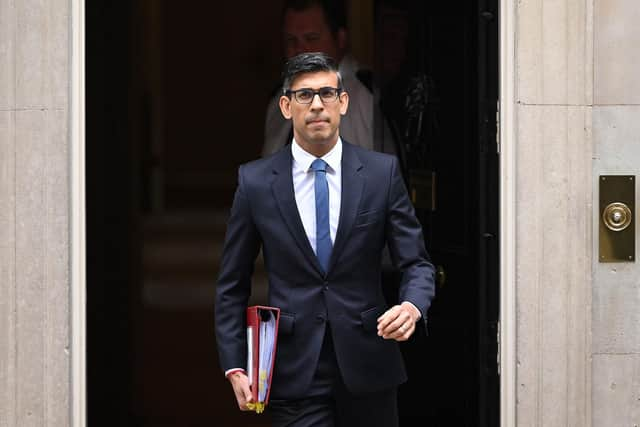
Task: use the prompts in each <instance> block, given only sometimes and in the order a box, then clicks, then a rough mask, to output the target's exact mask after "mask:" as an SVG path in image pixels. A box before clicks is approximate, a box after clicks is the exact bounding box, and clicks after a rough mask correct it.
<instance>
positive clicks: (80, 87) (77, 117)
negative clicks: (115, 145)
mask: <svg viewBox="0 0 640 427" xmlns="http://www.w3.org/2000/svg"><path fill="white" fill-rule="evenodd" d="M84 5H85V2H84V0H71V28H70V31H71V37H70V38H71V63H70V66H71V70H70V77H71V106H70V107H71V114H70V123H69V129H70V132H69V133H70V138H71V158H70V159H69V165H70V174H71V224H70V227H71V230H70V234H71V236H70V240H71V254H70V256H71V265H70V277H71V316H70V320H71V396H70V399H69V400H70V402H71V408H70V412H71V425H72V426H73V427H85V426H86V425H87V369H86V363H87V333H86V331H87V328H86V325H87V320H86V307H87V298H86V293H87V280H86V257H87V250H86V240H87V239H86V198H85V194H86V193H85V182H86V175H85V111H86V108H85V40H86V39H85V7H84Z"/></svg>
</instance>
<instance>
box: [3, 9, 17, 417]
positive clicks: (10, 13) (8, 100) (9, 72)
mask: <svg viewBox="0 0 640 427" xmlns="http://www.w3.org/2000/svg"><path fill="white" fill-rule="evenodd" d="M15 15H16V14H15V2H14V0H4V1H0V64H2V66H1V67H0V111H2V110H4V111H7V110H10V109H13V108H14V105H15V104H14V103H15V99H14V95H15V93H14V89H15V87H14V79H15V75H14V71H15V67H14V66H15V61H14V55H15V46H14V37H13V32H14V28H15ZM0 422H1V421H0Z"/></svg>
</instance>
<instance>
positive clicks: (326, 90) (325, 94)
mask: <svg viewBox="0 0 640 427" xmlns="http://www.w3.org/2000/svg"><path fill="white" fill-rule="evenodd" d="M335 97H336V91H335V89H333V88H330V87H323V88H322V89H320V98H323V99H333V98H335Z"/></svg>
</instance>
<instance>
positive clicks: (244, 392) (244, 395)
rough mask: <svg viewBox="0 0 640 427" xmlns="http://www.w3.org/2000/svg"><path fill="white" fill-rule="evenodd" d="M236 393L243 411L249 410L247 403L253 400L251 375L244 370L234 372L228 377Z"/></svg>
mask: <svg viewBox="0 0 640 427" xmlns="http://www.w3.org/2000/svg"><path fill="white" fill-rule="evenodd" d="M227 378H228V379H229V382H230V383H231V387H233V392H234V393H235V395H236V401H237V402H238V407H239V408H240V410H241V411H248V410H249V408H247V403H252V402H253V396H252V395H251V388H250V387H249V377H247V374H245V373H244V372H234V373H232V374H229V376H228V377H227Z"/></svg>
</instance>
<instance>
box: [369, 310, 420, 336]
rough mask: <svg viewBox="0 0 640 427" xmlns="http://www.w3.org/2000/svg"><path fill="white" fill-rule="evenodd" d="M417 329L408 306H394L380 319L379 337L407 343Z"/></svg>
mask: <svg viewBox="0 0 640 427" xmlns="http://www.w3.org/2000/svg"><path fill="white" fill-rule="evenodd" d="M415 328H416V325H415V320H414V318H413V316H412V315H411V312H410V311H409V309H408V308H407V307H406V306H400V305H396V306H393V307H391V308H390V309H389V310H387V312H385V313H384V314H383V315H382V316H380V317H379V318H378V335H379V336H381V337H382V338H384V339H393V340H396V341H406V340H408V339H409V337H411V335H412V334H413V332H414V331H415Z"/></svg>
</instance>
